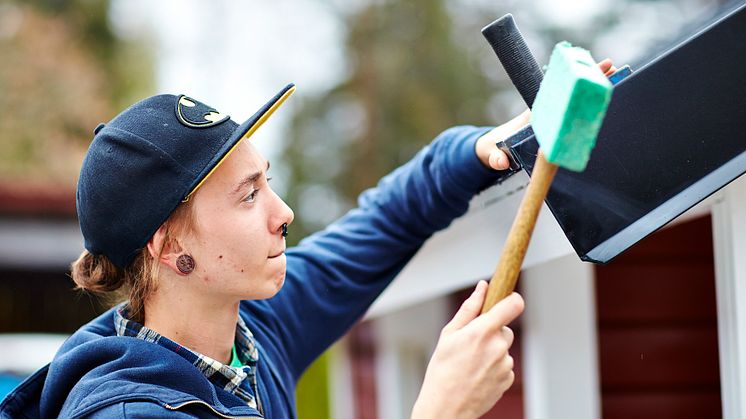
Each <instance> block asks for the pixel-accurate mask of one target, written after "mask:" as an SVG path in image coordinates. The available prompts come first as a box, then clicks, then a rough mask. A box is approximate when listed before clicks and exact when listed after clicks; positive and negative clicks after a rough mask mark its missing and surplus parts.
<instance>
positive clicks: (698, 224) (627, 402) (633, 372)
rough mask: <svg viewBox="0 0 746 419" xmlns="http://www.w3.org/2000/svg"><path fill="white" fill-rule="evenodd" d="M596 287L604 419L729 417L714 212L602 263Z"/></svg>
mask: <svg viewBox="0 0 746 419" xmlns="http://www.w3.org/2000/svg"><path fill="white" fill-rule="evenodd" d="M596 293H597V295H596V297H597V298H596V302H597V310H598V326H599V356H600V358H599V360H600V370H601V371H600V372H601V391H602V410H603V417H604V419H616V418H643V417H646V418H657V419H665V418H677V419H686V418H717V417H721V410H720V381H719V369H718V368H719V367H718V340H717V309H716V305H715V273H714V261H713V248H712V229H711V221H710V217H709V216H707V217H702V218H698V219H695V220H693V221H690V222H686V223H682V224H679V225H677V226H674V227H671V228H668V229H664V230H661V231H659V232H657V233H655V234H653V235H652V236H650V237H648V238H646V239H645V240H643V241H642V242H640V243H638V244H637V245H636V246H635V247H633V248H631V249H630V250H628V251H627V252H626V253H624V254H622V255H620V256H619V257H618V258H617V259H615V260H613V261H612V262H611V263H610V264H608V265H607V266H598V267H597V268H596Z"/></svg>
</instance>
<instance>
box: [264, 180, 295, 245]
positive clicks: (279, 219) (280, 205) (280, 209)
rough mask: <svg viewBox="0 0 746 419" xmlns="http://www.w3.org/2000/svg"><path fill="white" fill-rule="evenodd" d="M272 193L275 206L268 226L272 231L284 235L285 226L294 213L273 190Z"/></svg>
mask: <svg viewBox="0 0 746 419" xmlns="http://www.w3.org/2000/svg"><path fill="white" fill-rule="evenodd" d="M272 194H273V195H274V196H275V204H276V207H275V208H274V211H272V212H273V213H274V214H276V215H275V217H273V218H272V225H271V226H270V228H271V230H272V231H274V232H277V233H280V234H282V236H283V237H285V236H287V227H288V225H290V224H291V223H292V222H293V220H294V219H295V214H294V213H293V210H292V209H290V207H289V206H288V204H286V203H285V201H283V200H282V198H280V197H279V196H278V195H277V194H276V193H275V192H274V191H272Z"/></svg>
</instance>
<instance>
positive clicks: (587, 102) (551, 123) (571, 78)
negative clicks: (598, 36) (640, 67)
mask: <svg viewBox="0 0 746 419" xmlns="http://www.w3.org/2000/svg"><path fill="white" fill-rule="evenodd" d="M611 90H612V86H611V82H609V80H608V79H607V78H606V76H604V74H603V73H602V72H601V70H600V69H599V68H598V66H597V65H596V62H595V61H594V60H593V58H592V57H591V54H590V53H589V52H588V51H586V50H584V49H582V48H578V47H573V46H572V45H570V43H569V42H565V41H563V42H559V43H558V44H557V45H555V47H554V50H553V51H552V56H551V58H550V59H549V65H548V66H547V71H546V73H545V74H544V80H543V81H542V82H541V87H540V88H539V92H538V93H537V95H536V101H535V102H534V107H533V109H532V111H531V126H532V128H533V130H534V134H536V139H537V141H538V142H539V146H540V147H541V150H542V151H543V153H544V156H545V157H546V159H547V161H549V162H550V163H554V164H556V165H557V166H559V167H563V168H565V169H569V170H574V171H576V172H580V171H583V170H584V169H585V166H586V165H587V164H588V159H589V158H590V155H591V150H592V149H593V146H594V145H595V144H596V136H597V135H598V131H599V129H600V128H601V123H602V122H603V119H604V115H605V114H606V108H608V106H609V102H610V101H611Z"/></svg>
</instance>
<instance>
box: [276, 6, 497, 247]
mask: <svg viewBox="0 0 746 419" xmlns="http://www.w3.org/2000/svg"><path fill="white" fill-rule="evenodd" d="M346 21H347V25H348V35H347V38H346V45H345V47H346V56H347V57H348V71H349V73H348V76H347V77H346V78H345V80H343V81H341V82H340V83H339V84H338V85H337V86H336V87H334V88H333V89H331V90H330V91H328V92H325V93H323V94H321V95H320V96H318V97H314V98H310V99H307V100H306V101H305V102H304V103H302V105H301V106H300V107H299V111H298V112H297V113H296V114H295V115H294V119H293V123H292V128H291V133H290V136H289V140H288V142H287V144H286V145H285V150H284V152H283V153H282V154H283V158H284V159H285V166H286V167H287V168H288V175H289V182H288V184H289V185H290V186H289V188H288V191H287V194H286V198H287V199H288V201H289V203H290V205H291V206H292V207H293V208H296V209H297V210H298V211H297V212H296V213H297V215H298V217H297V218H296V222H295V224H296V228H295V229H294V230H301V231H300V232H299V233H298V234H294V236H296V237H303V236H305V235H306V234H307V233H309V232H311V231H314V230H316V229H318V228H321V227H323V226H325V225H326V224H328V223H329V222H330V221H332V220H334V219H335V218H337V217H338V216H339V215H340V214H341V213H342V212H344V211H345V210H346V209H349V208H350V207H352V206H353V205H354V202H355V201H354V200H355V198H356V197H357V196H358V194H359V193H360V192H361V191H363V190H364V189H366V188H368V187H371V186H374V185H375V183H376V182H377V180H378V179H380V178H381V176H383V175H385V174H386V173H388V172H390V171H391V170H393V169H394V168H396V167H398V166H399V165H401V164H402V163H404V162H406V161H407V160H408V159H410V158H411V157H412V156H413V155H414V154H415V152H416V151H417V150H419V149H420V148H422V146H423V145H425V144H427V143H428V142H429V141H430V140H431V139H432V138H433V137H434V136H435V135H437V134H438V133H439V132H440V131H442V130H444V129H445V128H447V127H449V126H452V125H455V124H459V123H471V124H484V123H487V122H488V119H487V117H486V109H487V102H488V101H489V99H490V96H491V92H490V89H487V88H485V87H486V86H490V81H489V80H488V79H487V78H486V77H485V76H484V75H483V74H482V72H481V70H480V68H479V66H478V65H477V63H475V62H474V61H473V60H470V57H469V50H468V49H467V48H466V47H465V46H463V45H459V43H458V42H457V41H456V39H455V37H454V33H453V32H454V25H453V23H452V21H451V17H450V14H449V13H448V11H447V10H446V7H445V2H444V1H441V0H438V1H434V0H412V1H407V2H394V1H384V2H373V3H372V4H369V5H367V6H365V7H363V8H362V9H361V10H359V11H357V12H355V13H353V14H352V15H350V16H348V17H347V18H346ZM479 38H480V35H479V32H478V31H475V33H474V42H479V41H480V40H479Z"/></svg>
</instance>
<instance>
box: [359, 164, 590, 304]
mask: <svg viewBox="0 0 746 419" xmlns="http://www.w3.org/2000/svg"><path fill="white" fill-rule="evenodd" d="M527 182H528V176H527V175H526V174H525V173H523V172H521V173H517V174H515V175H514V176H513V177H511V178H509V179H508V180H507V181H506V182H505V183H503V184H501V185H497V186H494V187H492V188H490V189H488V190H486V191H484V192H483V193H482V194H480V195H479V196H477V197H476V198H474V200H473V201H472V202H471V207H470V209H469V212H467V213H466V214H465V215H464V216H463V217H461V218H459V219H457V220H456V221H454V222H453V224H451V226H450V227H448V228H447V229H446V230H443V231H441V232H439V233H437V234H435V235H434V236H433V237H432V238H431V239H430V240H428V241H427V243H425V245H424V246H423V247H422V249H420V251H419V252H418V253H417V255H415V257H414V259H412V261H411V262H410V263H409V264H408V265H407V266H406V267H405V268H404V270H403V271H402V272H401V273H400V274H399V276H398V277H397V278H396V280H395V281H394V282H393V283H392V284H391V286H389V287H388V289H387V290H386V291H385V292H384V293H383V294H382V295H381V297H380V298H379V299H378V300H377V301H376V302H375V303H374V304H373V307H371V309H370V311H369V313H368V315H369V316H371V317H375V316H379V315H381V314H384V313H388V312H392V311H394V310H397V309H400V308H403V307H407V306H409V305H412V304H416V303H419V302H422V301H426V300H429V299H431V298H435V297H438V296H441V295H445V294H448V293H450V292H453V291H456V290H459V289H463V288H467V287H469V288H471V287H473V286H474V285H475V284H476V283H477V281H479V280H480V279H485V278H489V277H491V276H492V273H493V271H494V269H495V265H496V264H497V260H498V259H499V257H500V253H501V252H502V247H503V245H504V243H505V238H506V237H507V235H508V231H509V230H510V226H511V224H512V223H513V218H514V217H515V214H516V212H517V211H518V205H519V204H520V201H521V198H522V196H523V189H524V187H525V185H526V183H527ZM569 254H573V255H574V254H575V251H574V250H573V248H572V246H570V243H569V242H568V241H567V238H565V234H564V233H563V232H562V229H561V228H560V227H559V225H558V224H557V222H556V221H555V219H554V217H553V216H552V214H551V213H550V211H549V209H548V208H547V207H546V205H544V206H543V207H542V210H541V212H540V214H539V219H538V221H537V224H536V228H535V229H534V237H533V239H532V240H531V245H530V246H529V248H528V252H527V253H526V259H525V260H524V267H525V266H533V265H536V264H539V263H543V262H546V261H548V260H552V259H555V258H557V257H560V256H565V255H569Z"/></svg>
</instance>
